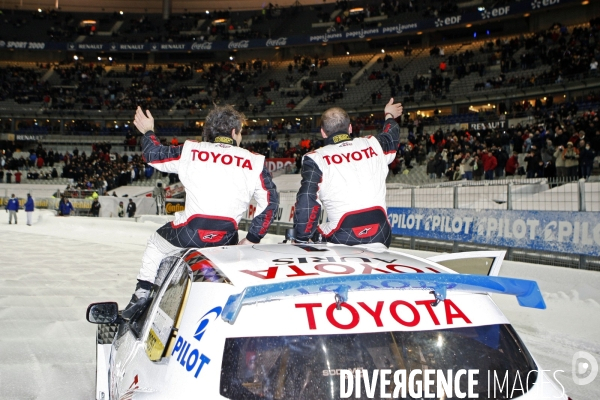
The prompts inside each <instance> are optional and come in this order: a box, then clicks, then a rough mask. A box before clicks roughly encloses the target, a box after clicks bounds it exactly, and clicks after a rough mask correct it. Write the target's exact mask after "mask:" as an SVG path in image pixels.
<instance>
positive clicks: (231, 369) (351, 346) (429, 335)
mask: <svg viewBox="0 0 600 400" xmlns="http://www.w3.org/2000/svg"><path fill="white" fill-rule="evenodd" d="M341 369H343V370H350V371H356V370H362V373H364V371H365V370H366V371H368V376H369V377H371V376H372V374H373V371H374V370H376V369H378V370H381V369H389V370H391V372H392V377H391V385H390V386H388V387H387V388H386V392H387V393H388V394H389V393H392V392H393V390H394V379H393V374H394V372H395V371H398V370H404V371H406V376H407V377H408V376H409V374H410V372H411V371H413V370H417V369H419V370H428V369H429V370H441V371H444V373H446V371H447V370H452V371H453V372H457V371H458V370H461V369H465V370H474V369H477V370H479V373H478V375H477V377H476V379H477V383H476V384H475V385H474V389H473V390H474V392H475V393H478V394H479V399H492V398H494V399H510V398H514V397H519V396H520V395H523V392H522V391H518V390H517V391H514V392H513V393H514V397H513V393H510V391H506V390H505V391H504V392H502V391H501V390H500V389H498V391H497V392H496V393H495V395H494V396H491V395H493V394H494V393H491V395H489V396H488V383H489V384H490V386H491V387H493V385H494V383H496V382H495V381H494V373H495V376H496V377H497V381H498V382H503V381H504V380H505V378H508V379H507V381H508V382H510V383H511V384H512V382H514V381H515V378H517V375H518V376H520V377H521V378H522V382H523V389H524V390H525V391H527V390H529V389H531V387H532V386H533V383H534V382H535V381H536V380H537V373H536V372H535V370H536V365H535V362H534V361H533V359H532V357H531V355H530V354H529V353H528V352H527V350H526V348H525V346H524V345H523V343H522V342H521V340H520V339H519V337H518V336H517V334H516V333H515V331H514V329H513V328H512V327H511V326H510V325H504V324H501V325H487V326H477V327H469V328H457V329H442V330H432V331H416V332H415V331H413V332H381V333H361V334H340V335H320V336H317V335H312V336H311V335H305V336H278V337H244V338H228V339H227V340H226V342H225V349H224V354H223V364H222V368H221V371H222V372H221V382H220V393H221V395H222V396H224V397H226V398H229V399H235V400H256V399H302V400H333V399H340V398H347V397H340V376H339V375H340V370H341ZM488 371H489V375H488ZM530 371H533V372H532V373H531V374H530V375H529V379H528V380H527V381H526V378H527V376H528V373H530ZM353 377H354V375H353ZM388 378H390V376H388ZM421 379H422V378H421ZM488 380H489V381H490V382H488ZM435 388H436V386H435V376H434V385H433V390H432V392H433V393H434V394H435V393H436V389H435ZM460 388H461V391H462V392H464V393H466V392H467V390H468V388H467V379H466V378H465V377H464V376H463V379H461V380H460ZM361 391H362V393H361V394H360V396H358V393H353V394H352V396H351V397H352V398H358V397H360V398H371V399H379V398H390V397H393V396H389V397H388V396H384V397H380V396H381V393H380V387H379V386H378V387H377V390H375V391H374V396H371V395H369V396H367V395H366V392H365V388H364V385H362V387H361ZM507 392H508V393H507ZM384 394H385V392H384ZM355 395H356V397H355ZM405 398H411V399H412V398H418V399H420V398H421V397H410V395H409V396H408V397H405ZM435 398H439V399H443V400H445V399H446V395H444V394H442V396H440V397H435Z"/></svg>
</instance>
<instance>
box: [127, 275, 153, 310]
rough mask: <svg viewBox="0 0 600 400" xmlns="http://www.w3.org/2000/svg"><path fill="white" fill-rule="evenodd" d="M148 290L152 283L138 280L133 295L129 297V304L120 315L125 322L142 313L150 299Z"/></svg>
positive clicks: (150, 288)
mask: <svg viewBox="0 0 600 400" xmlns="http://www.w3.org/2000/svg"><path fill="white" fill-rule="evenodd" d="M150 290H152V283H150V282H148V281H140V280H138V283H137V285H136V286H135V292H134V293H133V296H131V300H129V304H127V307H125V309H124V310H123V312H122V313H121V317H122V318H123V319H125V320H130V319H131V318H133V317H134V316H135V315H136V314H137V313H139V312H140V311H142V310H143V309H144V308H145V306H146V305H147V304H148V301H149V299H150Z"/></svg>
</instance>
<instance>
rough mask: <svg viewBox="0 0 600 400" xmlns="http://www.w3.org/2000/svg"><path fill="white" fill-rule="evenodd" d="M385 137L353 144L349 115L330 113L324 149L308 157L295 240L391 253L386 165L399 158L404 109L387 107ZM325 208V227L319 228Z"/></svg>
mask: <svg viewBox="0 0 600 400" xmlns="http://www.w3.org/2000/svg"><path fill="white" fill-rule="evenodd" d="M384 112H385V118H386V120H385V124H384V126H383V132H382V133H380V134H378V135H376V136H367V137H364V138H355V139H352V138H351V137H350V134H351V133H352V125H351V124H350V117H348V114H347V113H346V111H344V110H343V109H341V108H339V107H334V108H330V109H328V110H327V111H325V112H324V113H323V115H322V117H321V135H322V136H323V138H324V139H325V146H324V147H321V148H320V149H318V150H315V151H313V152H310V153H307V154H306V155H304V158H303V160H302V161H303V162H302V182H301V187H300V190H299V191H298V195H297V197H296V207H295V213H294V227H295V239H296V241H299V242H307V241H308V240H309V239H312V240H313V241H319V242H320V241H327V242H332V243H339V244H347V245H358V244H369V243H382V244H384V245H385V246H386V247H389V245H390V242H391V229H390V225H389V223H388V220H387V212H386V204H385V191H386V187H385V179H386V177H387V174H388V164H389V163H391V162H392V161H394V159H395V158H396V152H397V151H398V146H399V144H400V128H399V126H398V124H397V123H396V121H395V119H396V118H398V117H399V116H400V115H402V105H401V104H400V103H398V104H394V99H390V101H389V103H388V104H386V106H385V110H384ZM321 204H322V205H323V206H324V207H325V211H327V220H328V221H327V222H325V223H323V224H321V225H318V224H319V218H320V216H321Z"/></svg>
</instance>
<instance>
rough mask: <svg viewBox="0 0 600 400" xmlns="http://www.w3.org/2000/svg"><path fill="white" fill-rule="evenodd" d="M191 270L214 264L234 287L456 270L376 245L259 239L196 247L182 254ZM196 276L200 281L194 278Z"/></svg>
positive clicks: (219, 273)
mask: <svg viewBox="0 0 600 400" xmlns="http://www.w3.org/2000/svg"><path fill="white" fill-rule="evenodd" d="M185 258H186V261H187V263H188V265H189V266H190V268H191V269H192V271H194V272H195V273H196V274H198V273H197V271H199V272H200V273H201V274H203V275H204V274H205V273H206V270H207V269H211V268H214V270H215V272H216V274H217V275H218V276H219V277H220V278H221V279H222V281H223V282H227V283H230V284H232V285H234V286H236V287H240V288H245V287H248V286H256V285H265V284H272V283H279V282H288V281H297V280H301V279H308V278H310V279H314V278H327V277H334V276H338V277H339V276H351V275H374V274H406V273H412V274H439V273H446V274H448V273H449V274H456V272H455V271H453V270H451V269H449V268H446V267H444V266H442V265H440V264H437V263H435V262H433V261H430V260H427V259H424V258H421V257H417V256H413V255H410V254H406V253H402V252H398V251H393V250H387V249H385V250H384V249H379V248H367V247H361V246H345V245H337V244H314V245H313V244H311V245H302V244H262V245H261V244H257V245H253V246H223V247H213V248H205V249H197V250H194V251H191V252H189V253H188V254H187V255H186V257H185ZM194 281H195V282H196V281H203V280H202V279H194Z"/></svg>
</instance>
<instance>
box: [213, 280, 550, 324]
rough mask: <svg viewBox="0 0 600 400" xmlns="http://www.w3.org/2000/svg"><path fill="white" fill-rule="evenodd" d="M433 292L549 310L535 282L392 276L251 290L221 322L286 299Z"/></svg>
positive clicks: (236, 298) (438, 297)
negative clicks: (492, 296) (502, 297)
mask: <svg viewBox="0 0 600 400" xmlns="http://www.w3.org/2000/svg"><path fill="white" fill-rule="evenodd" d="M411 289H412V290H430V291H432V292H434V293H433V294H434V296H435V299H432V301H433V300H435V301H436V302H439V301H443V300H445V299H446V292H447V291H448V290H453V291H461V292H470V293H501V294H512V295H514V296H516V297H517V301H518V302H519V305H521V306H523V307H531V308H539V309H542V310H543V309H546V303H545V302H544V298H543V297H542V293H541V292H540V288H539V287H538V285H537V283H536V282H535V281H529V280H525V279H515V278H501V277H498V276H482V275H467V274H430V273H426V274H416V273H415V274H413V273H410V274H402V275H400V274H398V275H393V276H390V275H388V274H378V275H368V276H365V275H345V276H335V277H331V278H313V279H304V280H299V281H291V282H281V283H272V284H267V285H259V286H249V287H247V288H245V289H244V291H243V292H241V293H239V294H234V295H231V296H229V299H228V300H227V303H226V304H225V308H224V310H223V313H222V314H221V318H223V320H225V321H226V322H229V323H230V324H233V323H235V320H236V318H237V316H238V314H239V313H240V310H241V308H242V306H244V305H247V304H254V303H260V302H264V301H270V300H279V299H282V298H286V297H292V296H298V295H307V294H318V293H327V292H329V293H335V294H336V298H337V299H339V300H340V301H342V302H344V301H347V300H348V292H349V291H359V290H411Z"/></svg>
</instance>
